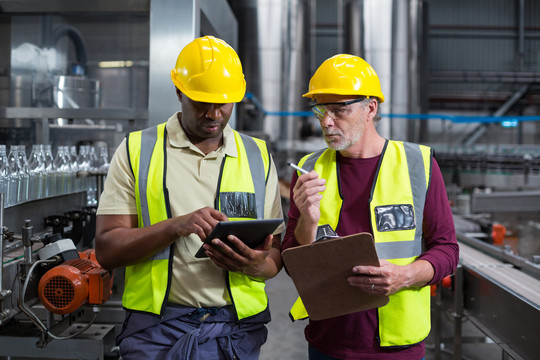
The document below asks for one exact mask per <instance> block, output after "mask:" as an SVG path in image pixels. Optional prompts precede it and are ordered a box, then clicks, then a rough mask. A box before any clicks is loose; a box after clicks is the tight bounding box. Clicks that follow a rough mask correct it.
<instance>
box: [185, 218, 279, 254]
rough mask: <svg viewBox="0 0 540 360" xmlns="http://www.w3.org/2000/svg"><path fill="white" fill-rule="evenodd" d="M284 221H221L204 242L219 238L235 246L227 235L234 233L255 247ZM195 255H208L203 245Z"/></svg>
mask: <svg viewBox="0 0 540 360" xmlns="http://www.w3.org/2000/svg"><path fill="white" fill-rule="evenodd" d="M282 222H283V219H262V220H240V221H220V222H219V223H218V224H217V225H216V226H215V227H214V230H212V232H211V233H210V235H208V237H207V238H206V240H205V241H204V244H209V245H212V240H213V239H216V238H218V239H220V240H221V241H223V242H224V243H225V244H227V246H230V247H232V248H234V246H233V245H232V244H231V243H230V242H229V241H228V240H227V236H229V235H234V236H236V237H237V238H239V239H240V240H242V242H243V243H244V244H246V245H247V246H249V247H250V248H251V249H254V248H256V247H257V246H259V245H260V244H262V243H263V242H264V239H265V238H266V237H267V236H268V235H269V234H272V233H273V232H274V230H276V229H277V227H278V226H279V224H281V223H282ZM204 244H203V245H204ZM195 257H196V258H204V257H207V255H206V252H205V250H204V247H203V246H201V248H200V249H199V251H197V253H196V254H195Z"/></svg>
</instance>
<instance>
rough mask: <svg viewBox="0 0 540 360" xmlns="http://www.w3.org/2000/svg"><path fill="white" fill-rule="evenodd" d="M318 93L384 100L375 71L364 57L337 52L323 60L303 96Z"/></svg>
mask: <svg viewBox="0 0 540 360" xmlns="http://www.w3.org/2000/svg"><path fill="white" fill-rule="evenodd" d="M318 94H336V95H362V96H373V97H377V98H378V99H379V100H380V102H384V95H383V93H382V91H381V83H380V81H379V77H378V76H377V73H376V72H375V70H374V69H373V67H372V66H371V65H369V64H368V63H367V62H366V61H365V60H364V59H362V58H360V57H358V56H354V55H349V54H338V55H334V56H332V57H331V58H329V59H327V60H325V61H324V62H323V63H322V64H321V65H320V66H319V68H318V69H317V71H315V74H313V76H312V77H311V80H310V81H309V91H308V92H307V93H305V94H304V95H303V96H304V97H310V98H314V96H315V95H318Z"/></svg>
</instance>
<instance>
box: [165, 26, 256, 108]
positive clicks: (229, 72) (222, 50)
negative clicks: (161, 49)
mask: <svg viewBox="0 0 540 360" xmlns="http://www.w3.org/2000/svg"><path fill="white" fill-rule="evenodd" d="M171 79H172V81H173V83H174V85H175V86H176V87H177V88H178V89H179V90H180V91H182V93H184V94H185V95H186V96H187V97H189V98H190V99H192V100H194V101H201V102H208V103H231V102H239V101H241V100H242V99H243V98H244V94H245V92H246V81H245V79H244V74H243V72H242V64H241V62H240V59H239V58H238V54H237V53H236V52H235V51H234V49H233V48H232V47H230V46H229V45H228V44H227V43H226V42H225V41H223V40H221V39H217V38H215V37H213V36H204V37H201V38H197V39H195V40H193V41H192V42H191V43H189V44H188V45H186V46H185V47H184V48H183V49H182V51H181V52H180V54H179V55H178V59H177V60H176V66H175V68H174V69H172V70H171Z"/></svg>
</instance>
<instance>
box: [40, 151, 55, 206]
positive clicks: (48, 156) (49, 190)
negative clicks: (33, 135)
mask: <svg viewBox="0 0 540 360" xmlns="http://www.w3.org/2000/svg"><path fill="white" fill-rule="evenodd" d="M43 154H44V162H45V173H46V174H47V176H46V179H47V180H46V182H45V197H49V196H54V195H56V169H55V168H54V157H53V154H52V149H51V145H50V144H45V145H43Z"/></svg>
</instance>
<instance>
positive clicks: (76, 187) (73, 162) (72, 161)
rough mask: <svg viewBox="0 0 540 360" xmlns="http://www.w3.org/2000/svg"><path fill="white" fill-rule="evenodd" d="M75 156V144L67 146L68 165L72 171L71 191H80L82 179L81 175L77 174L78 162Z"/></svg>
mask: <svg viewBox="0 0 540 360" xmlns="http://www.w3.org/2000/svg"><path fill="white" fill-rule="evenodd" d="M77 159H78V157H77V146H75V145H72V146H70V148H69V166H70V168H71V171H72V173H73V174H74V179H73V191H81V190H82V185H81V183H82V181H81V177H79V176H78V174H77V173H78V172H79V162H78V160H77Z"/></svg>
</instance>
